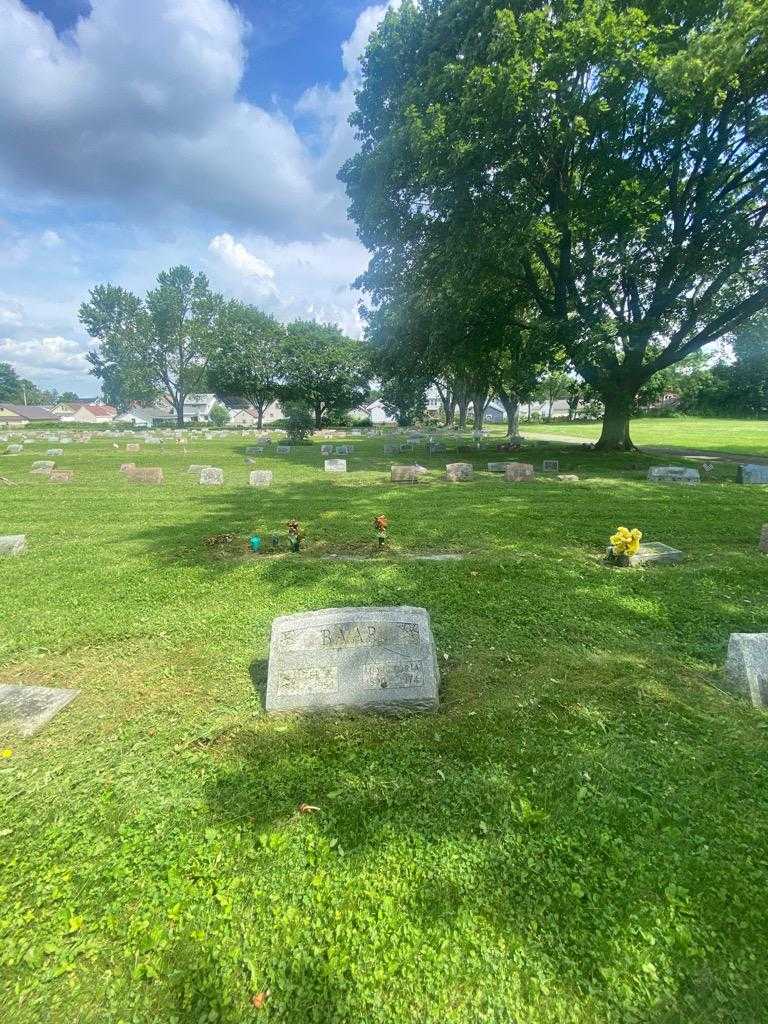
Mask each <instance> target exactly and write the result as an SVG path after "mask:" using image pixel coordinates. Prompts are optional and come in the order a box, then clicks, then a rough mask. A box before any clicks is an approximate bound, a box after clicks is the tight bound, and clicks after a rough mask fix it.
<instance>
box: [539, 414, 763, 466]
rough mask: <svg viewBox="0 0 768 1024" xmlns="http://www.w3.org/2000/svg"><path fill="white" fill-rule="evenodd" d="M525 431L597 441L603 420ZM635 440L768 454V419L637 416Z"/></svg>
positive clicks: (645, 443)
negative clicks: (640, 417) (641, 417)
mask: <svg viewBox="0 0 768 1024" xmlns="http://www.w3.org/2000/svg"><path fill="white" fill-rule="evenodd" d="M520 429H521V430H522V432H523V433H524V434H526V433H529V432H530V433H531V434H534V433H536V434H552V435H553V437H555V438H556V437H557V435H558V434H560V435H564V436H573V437H583V438H584V440H585V441H596V440H597V439H598V437H599V436H600V424H599V423H579V422H575V423H522V424H521V426H520ZM631 434H632V440H633V441H634V442H635V444H637V445H640V446H642V445H661V446H669V447H680V448H703V449H711V450H712V451H720V452H733V453H734V454H736V455H741V454H744V455H758V456H762V457H766V458H768V420H720V419H717V420H716V419H709V418H707V417H704V416H680V417H672V418H668V419H661V418H658V419H654V418H646V419H636V420H633V421H632V430H631Z"/></svg>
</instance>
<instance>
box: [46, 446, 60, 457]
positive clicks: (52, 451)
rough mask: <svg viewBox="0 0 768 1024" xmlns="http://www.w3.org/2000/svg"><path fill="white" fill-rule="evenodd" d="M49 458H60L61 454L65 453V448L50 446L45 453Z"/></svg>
mask: <svg viewBox="0 0 768 1024" xmlns="http://www.w3.org/2000/svg"><path fill="white" fill-rule="evenodd" d="M45 454H46V455H47V456H48V458H49V459H58V458H59V456H60V455H63V454H64V449H63V448H49V449H48V451H47V452H46V453H45Z"/></svg>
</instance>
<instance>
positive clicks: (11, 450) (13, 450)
mask: <svg viewBox="0 0 768 1024" xmlns="http://www.w3.org/2000/svg"><path fill="white" fill-rule="evenodd" d="M23 451H24V445H23V444H9V445H8V447H7V448H6V449H5V454H6V455H21V453H22V452H23Z"/></svg>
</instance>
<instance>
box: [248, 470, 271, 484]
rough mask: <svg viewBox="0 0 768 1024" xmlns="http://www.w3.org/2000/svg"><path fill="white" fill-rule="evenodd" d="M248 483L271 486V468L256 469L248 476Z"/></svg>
mask: <svg viewBox="0 0 768 1024" xmlns="http://www.w3.org/2000/svg"><path fill="white" fill-rule="evenodd" d="M248 484H249V486H251V487H270V486H271V485H272V470H271V469H254V470H252V471H251V474H250V476H249V477H248Z"/></svg>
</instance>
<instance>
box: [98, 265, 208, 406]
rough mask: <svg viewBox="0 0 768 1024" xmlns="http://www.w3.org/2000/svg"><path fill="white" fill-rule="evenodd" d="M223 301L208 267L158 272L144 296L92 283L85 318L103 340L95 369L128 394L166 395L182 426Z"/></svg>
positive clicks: (204, 365) (201, 377)
mask: <svg viewBox="0 0 768 1024" xmlns="http://www.w3.org/2000/svg"><path fill="white" fill-rule="evenodd" d="M223 311H224V300H223V299H222V297H221V296H220V295H218V294H216V293H215V292H212V291H211V288H210V285H209V283H208V279H207V277H206V276H205V274H194V273H193V272H192V271H191V270H190V269H189V267H184V266H178V267H172V268H171V269H170V270H167V271H163V272H162V273H160V274H159V275H158V277H157V287H155V288H153V289H152V290H151V291H149V292H147V295H146V297H145V298H144V299H143V300H142V299H140V298H138V297H137V296H135V295H133V294H132V293H131V292H129V291H126V290H125V289H124V288H120V287H117V286H115V285H112V284H106V285H97V286H96V287H95V288H92V289H91V292H90V296H89V300H88V301H87V302H84V303H83V304H82V305H81V307H80V322H81V323H82V324H83V326H84V327H85V329H86V330H87V331H88V333H89V334H90V335H91V337H92V338H95V339H97V340H98V341H99V348H98V349H97V350H95V351H93V352H92V353H89V359H90V362H91V366H92V370H91V373H93V374H94V375H95V376H97V377H100V378H101V379H102V380H104V381H106V382H107V383H108V384H109V385H112V386H114V387H115V389H116V390H118V389H119V390H120V391H121V395H122V397H123V399H125V398H127V396H135V397H143V396H144V395H147V394H150V393H151V394H161V395H164V396H166V397H167V399H168V401H169V402H170V404H171V406H172V408H173V410H174V413H175V414H176V421H177V423H178V425H179V426H182V425H183V423H184V403H185V401H186V398H187V395H189V394H193V393H194V392H196V391H198V390H199V388H200V386H201V384H202V383H203V381H204V380H205V375H206V372H207V369H208V363H209V361H210V359H211V356H212V355H213V353H214V351H215V349H216V345H217V337H218V334H219V333H220V331H221V324H222V315H223Z"/></svg>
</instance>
